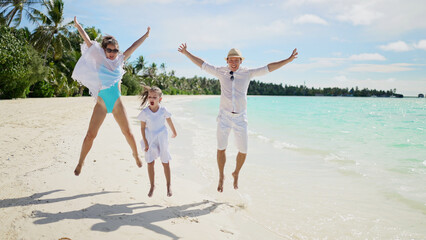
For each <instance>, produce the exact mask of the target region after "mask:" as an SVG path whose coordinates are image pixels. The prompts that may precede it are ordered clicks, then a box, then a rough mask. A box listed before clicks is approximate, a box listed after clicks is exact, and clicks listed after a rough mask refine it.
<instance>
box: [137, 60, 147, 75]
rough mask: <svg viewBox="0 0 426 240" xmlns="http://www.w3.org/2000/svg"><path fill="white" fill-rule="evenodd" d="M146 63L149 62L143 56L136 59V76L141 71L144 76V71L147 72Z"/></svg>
mask: <svg viewBox="0 0 426 240" xmlns="http://www.w3.org/2000/svg"><path fill="white" fill-rule="evenodd" d="M146 63H147V62H146V61H145V58H144V57H143V56H139V57H138V58H137V59H136V61H135V65H134V67H135V74H138V73H139V72H140V71H142V74H143V71H144V70H145V65H146Z"/></svg>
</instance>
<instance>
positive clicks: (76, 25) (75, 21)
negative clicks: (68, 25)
mask: <svg viewBox="0 0 426 240" xmlns="http://www.w3.org/2000/svg"><path fill="white" fill-rule="evenodd" d="M79 25H80V24H79V23H78V21H77V17H76V16H74V26H75V27H78V26H79Z"/></svg>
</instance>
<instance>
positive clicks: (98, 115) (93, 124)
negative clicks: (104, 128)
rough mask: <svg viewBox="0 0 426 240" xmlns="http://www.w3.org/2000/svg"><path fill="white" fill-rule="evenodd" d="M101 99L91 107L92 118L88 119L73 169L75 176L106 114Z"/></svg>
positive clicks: (78, 172) (79, 170)
mask: <svg viewBox="0 0 426 240" xmlns="http://www.w3.org/2000/svg"><path fill="white" fill-rule="evenodd" d="M102 104H103V102H102V100H98V102H97V103H96V105H95V107H94V108H93V113H92V118H91V119H90V124H89V129H88V130H87V134H86V137H85V138H84V141H83V146H82V147H81V153H80V159H79V161H78V164H77V167H76V168H75V170H74V174H75V175H76V176H78V175H80V172H81V168H82V167H83V164H84V160H85V159H86V156H87V154H88V153H89V151H90V149H91V148H92V145H93V140H95V138H96V135H97V134H98V131H99V128H100V127H101V125H102V123H103V122H104V119H105V116H106V114H107V111H106V108H105V105H102Z"/></svg>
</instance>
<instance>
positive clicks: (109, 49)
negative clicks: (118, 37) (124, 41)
mask: <svg viewBox="0 0 426 240" xmlns="http://www.w3.org/2000/svg"><path fill="white" fill-rule="evenodd" d="M106 52H107V53H118V49H111V48H107V49H106Z"/></svg>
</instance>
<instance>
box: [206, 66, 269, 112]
mask: <svg viewBox="0 0 426 240" xmlns="http://www.w3.org/2000/svg"><path fill="white" fill-rule="evenodd" d="M201 69H202V70H204V71H206V72H208V73H210V74H212V75H214V76H216V77H217V78H218V79H219V82H220V91H221V94H220V106H219V108H220V110H222V111H226V112H235V113H245V112H246V110H247V90H248V87H249V84H250V80H251V79H253V78H254V77H258V76H263V75H265V74H267V73H269V69H268V66H264V67H261V68H253V69H248V68H242V67H240V68H238V70H237V71H235V72H234V73H233V75H234V80H231V74H230V72H231V70H229V68H228V67H215V66H212V65H210V64H208V63H206V62H204V63H203V65H202V66H201Z"/></svg>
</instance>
